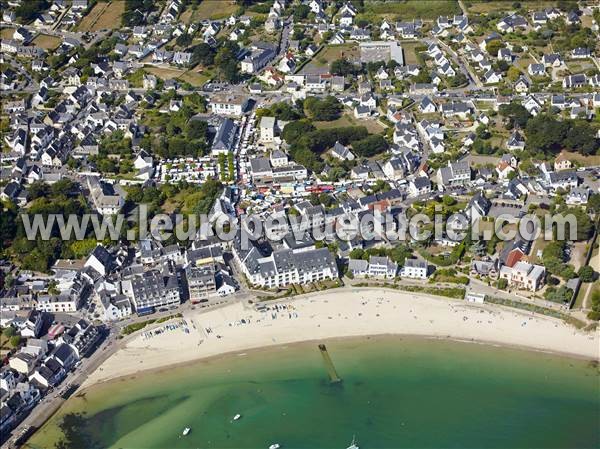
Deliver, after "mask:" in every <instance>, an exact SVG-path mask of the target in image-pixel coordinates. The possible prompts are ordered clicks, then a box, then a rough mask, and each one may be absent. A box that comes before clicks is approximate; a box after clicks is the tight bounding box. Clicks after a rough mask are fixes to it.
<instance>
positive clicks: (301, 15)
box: [294, 4, 310, 22]
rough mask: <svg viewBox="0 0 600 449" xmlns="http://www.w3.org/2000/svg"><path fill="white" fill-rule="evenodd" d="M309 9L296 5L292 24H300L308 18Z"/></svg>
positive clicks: (306, 6)
mask: <svg viewBox="0 0 600 449" xmlns="http://www.w3.org/2000/svg"><path fill="white" fill-rule="evenodd" d="M309 13H310V7H309V6H308V5H304V4H302V5H298V6H296V7H295V8H294V22H300V21H301V20H304V19H306V18H307V17H308V14H309Z"/></svg>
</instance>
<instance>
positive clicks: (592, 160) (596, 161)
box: [565, 151, 600, 167]
mask: <svg viewBox="0 0 600 449" xmlns="http://www.w3.org/2000/svg"><path fill="white" fill-rule="evenodd" d="M565 154H566V155H567V156H568V158H569V159H570V160H572V161H576V162H578V163H579V164H581V165H583V166H584V167H588V166H597V165H600V156H599V155H592V156H583V155H582V154H579V153H574V152H572V151H565Z"/></svg>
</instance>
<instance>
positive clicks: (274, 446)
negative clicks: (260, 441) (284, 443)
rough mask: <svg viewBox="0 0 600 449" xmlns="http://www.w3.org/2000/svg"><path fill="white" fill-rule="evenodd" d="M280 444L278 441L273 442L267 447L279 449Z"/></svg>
mask: <svg viewBox="0 0 600 449" xmlns="http://www.w3.org/2000/svg"><path fill="white" fill-rule="evenodd" d="M280 447H281V446H280V445H279V443H275V444H271V445H270V446H269V449H279V448H280Z"/></svg>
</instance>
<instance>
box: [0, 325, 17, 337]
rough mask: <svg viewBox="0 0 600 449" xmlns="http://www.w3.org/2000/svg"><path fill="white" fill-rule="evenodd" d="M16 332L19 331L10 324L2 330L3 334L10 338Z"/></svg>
mask: <svg viewBox="0 0 600 449" xmlns="http://www.w3.org/2000/svg"><path fill="white" fill-rule="evenodd" d="M16 333H17V331H16V330H15V328H14V327H12V326H8V327H6V328H4V330H2V335H4V336H5V337H6V338H10V337H12V336H13V335H15V334H16Z"/></svg>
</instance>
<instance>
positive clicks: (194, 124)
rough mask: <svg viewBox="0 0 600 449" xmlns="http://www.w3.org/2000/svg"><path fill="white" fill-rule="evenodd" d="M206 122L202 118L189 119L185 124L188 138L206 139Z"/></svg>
mask: <svg viewBox="0 0 600 449" xmlns="http://www.w3.org/2000/svg"><path fill="white" fill-rule="evenodd" d="M207 132H208V123H206V122H205V121H204V120H190V121H189V122H188V124H187V126H186V135H187V136H188V138H190V139H206V134H207Z"/></svg>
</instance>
